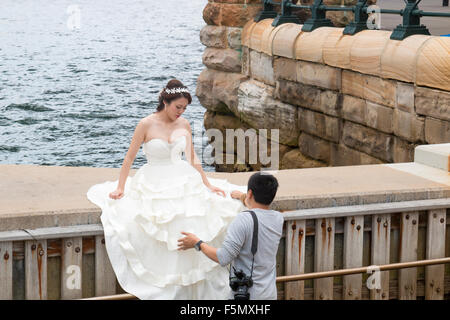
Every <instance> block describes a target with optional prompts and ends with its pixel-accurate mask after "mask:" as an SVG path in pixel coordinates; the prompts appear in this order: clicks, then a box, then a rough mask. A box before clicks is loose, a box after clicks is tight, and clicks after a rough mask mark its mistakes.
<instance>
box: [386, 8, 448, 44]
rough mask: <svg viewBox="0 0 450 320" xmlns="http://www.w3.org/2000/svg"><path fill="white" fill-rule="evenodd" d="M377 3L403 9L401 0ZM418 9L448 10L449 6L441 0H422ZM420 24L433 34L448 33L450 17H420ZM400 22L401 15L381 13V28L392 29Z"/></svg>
mask: <svg viewBox="0 0 450 320" xmlns="http://www.w3.org/2000/svg"><path fill="white" fill-rule="evenodd" d="M377 5H378V6H379V7H380V8H382V9H403V8H405V3H404V1H403V0H378V1H377ZM419 9H420V10H423V11H431V12H448V13H450V6H449V7H443V6H442V0H423V1H422V2H420V3H419ZM420 22H421V24H424V25H425V26H427V27H428V30H429V31H430V33H431V34H432V35H434V36H440V35H445V34H450V18H441V17H422V18H421V19H420ZM401 23H402V16H400V15H395V14H382V15H381V29H384V30H393V29H394V28H395V27H396V26H397V25H398V24H401Z"/></svg>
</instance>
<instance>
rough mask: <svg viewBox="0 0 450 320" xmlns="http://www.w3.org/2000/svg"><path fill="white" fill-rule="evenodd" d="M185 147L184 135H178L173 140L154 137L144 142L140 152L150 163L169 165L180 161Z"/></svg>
mask: <svg viewBox="0 0 450 320" xmlns="http://www.w3.org/2000/svg"><path fill="white" fill-rule="evenodd" d="M185 148H186V136H180V137H178V138H176V139H175V140H174V141H173V142H168V141H166V140H163V139H159V138H154V139H151V140H149V141H147V142H145V143H144V145H143V147H142V152H143V153H144V154H145V157H146V158H147V163H148V164H150V165H165V164H166V165H169V164H174V163H177V162H180V161H182V159H181V156H182V154H183V152H184V150H185Z"/></svg>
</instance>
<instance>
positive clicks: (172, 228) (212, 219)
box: [87, 79, 247, 299]
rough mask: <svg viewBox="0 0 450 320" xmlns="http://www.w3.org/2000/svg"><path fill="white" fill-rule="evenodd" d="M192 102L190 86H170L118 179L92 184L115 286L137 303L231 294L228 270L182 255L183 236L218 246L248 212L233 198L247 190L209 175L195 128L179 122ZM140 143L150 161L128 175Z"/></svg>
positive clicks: (192, 253) (139, 129) (140, 128)
mask: <svg viewBox="0 0 450 320" xmlns="http://www.w3.org/2000/svg"><path fill="white" fill-rule="evenodd" d="M191 101H192V99H191V96H190V94H189V92H188V90H187V88H186V87H185V86H184V85H183V84H182V83H181V82H180V81H178V80H176V79H173V80H170V81H169V83H168V84H167V86H166V87H165V88H164V89H163V90H162V91H161V93H160V97H159V106H158V108H157V112H155V113H153V114H151V115H149V116H147V117H145V118H143V119H141V120H140V121H139V123H138V125H137V126H136V129H135V132H134V135H133V138H132V140H131V144H130V147H129V150H128V152H127V154H126V156H125V159H124V161H123V164H122V168H121V170H120V177H119V180H116V181H106V182H102V183H99V184H96V185H93V186H91V187H90V188H89V190H88V192H87V198H88V199H89V200H90V201H91V202H93V203H94V204H96V205H97V206H99V207H100V208H101V209H102V214H101V217H100V219H101V222H102V224H103V228H104V234H105V245H106V250H107V253H108V256H109V259H110V261H111V265H112V267H113V270H114V272H115V275H116V277H117V280H118V282H119V284H120V285H121V287H122V288H123V289H124V290H125V291H126V292H128V293H131V294H133V295H135V296H136V297H138V298H139V299H227V298H228V296H229V291H230V289H229V284H228V270H227V269H226V268H223V267H221V266H220V265H219V264H217V263H215V262H213V261H212V260H210V259H208V258H207V257H206V256H205V255H204V254H202V253H201V252H197V251H196V250H186V251H180V250H177V248H178V244H177V240H178V239H179V238H181V237H182V236H183V235H182V234H181V232H182V231H186V232H191V233H195V234H196V235H198V236H199V237H200V238H201V239H202V240H203V241H205V242H209V243H210V244H211V245H212V246H215V247H220V246H221V244H222V241H223V239H224V237H225V234H226V229H227V226H228V224H229V223H230V222H231V221H232V220H233V218H234V217H235V216H236V214H237V213H238V212H240V211H242V210H243V209H245V207H244V206H243V205H242V203H241V201H239V200H237V199H233V198H231V192H232V191H233V190H239V191H241V192H244V193H245V192H247V186H237V185H233V184H231V183H229V182H227V181H226V180H223V179H211V178H209V179H208V178H207V177H206V175H205V173H204V172H203V169H202V167H201V163H200V162H199V160H198V158H197V156H196V155H195V152H194V148H193V144H192V133H191V128H190V125H189V122H188V121H187V120H186V119H184V118H182V117H181V114H182V113H183V112H184V111H185V109H186V107H187V105H188V104H190V103H191ZM142 144H143V152H144V153H145V155H146V158H147V163H146V164H144V165H143V166H142V167H141V168H139V169H138V170H137V171H136V173H135V175H134V176H133V177H129V176H128V173H129V170H130V167H131V165H132V163H133V161H134V159H135V157H136V154H137V152H138V151H139V149H140V147H141V145H142ZM183 152H184V153H185V157H186V160H183V159H182V153H183Z"/></svg>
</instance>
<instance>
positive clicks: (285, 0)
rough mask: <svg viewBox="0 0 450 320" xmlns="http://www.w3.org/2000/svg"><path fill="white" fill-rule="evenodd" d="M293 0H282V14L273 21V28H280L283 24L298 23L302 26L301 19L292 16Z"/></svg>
mask: <svg viewBox="0 0 450 320" xmlns="http://www.w3.org/2000/svg"><path fill="white" fill-rule="evenodd" d="M291 4H292V2H291V0H282V2H281V13H280V14H279V15H278V16H277V17H276V18H275V20H273V22H272V26H274V27H278V26H279V25H282V24H283V23H297V24H300V19H299V18H298V17H297V16H296V15H293V14H292V8H291Z"/></svg>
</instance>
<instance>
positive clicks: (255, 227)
mask: <svg viewBox="0 0 450 320" xmlns="http://www.w3.org/2000/svg"><path fill="white" fill-rule="evenodd" d="M247 212H250V213H251V215H252V218H253V238H252V249H251V252H252V254H253V259H252V270H251V273H250V279H251V278H252V275H253V263H254V262H255V254H256V251H258V218H257V217H256V213H255V212H254V211H252V210H248V211H247Z"/></svg>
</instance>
